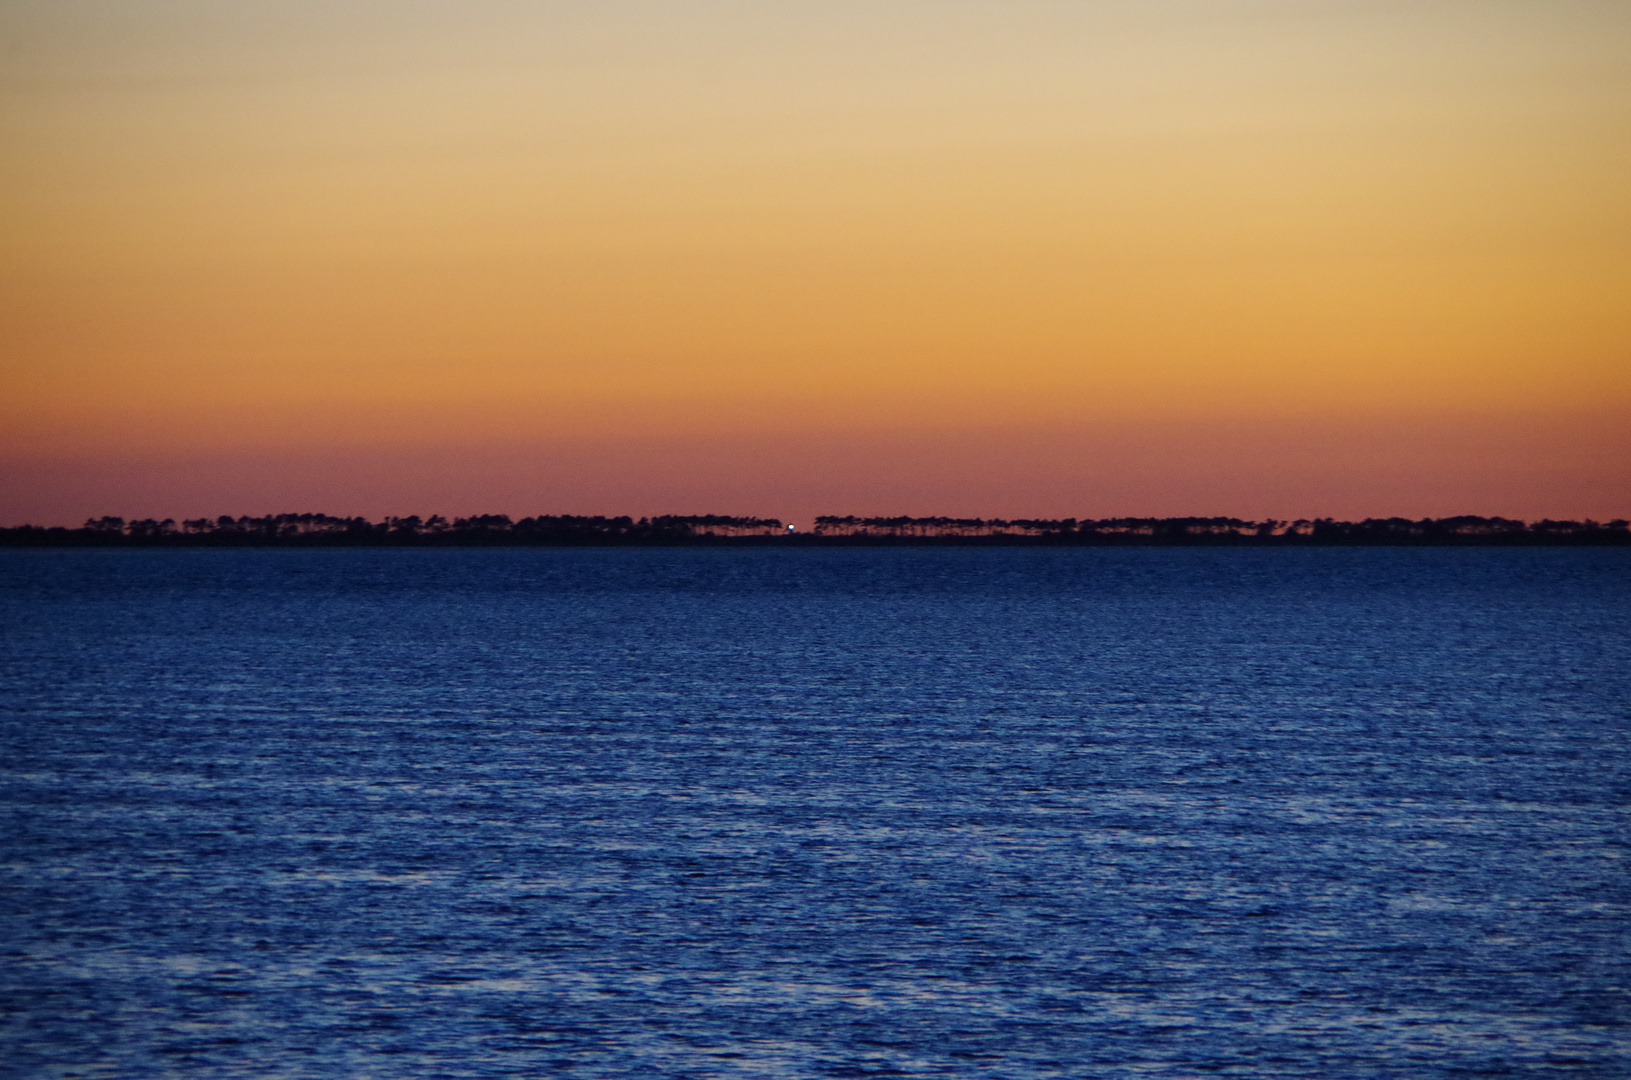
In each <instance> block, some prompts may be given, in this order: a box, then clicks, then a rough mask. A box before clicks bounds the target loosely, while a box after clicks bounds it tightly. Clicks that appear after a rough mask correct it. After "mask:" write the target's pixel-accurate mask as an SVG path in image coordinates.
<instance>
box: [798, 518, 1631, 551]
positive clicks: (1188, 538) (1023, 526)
mask: <svg viewBox="0 0 1631 1080" xmlns="http://www.w3.org/2000/svg"><path fill="white" fill-rule="evenodd" d="M1628 525H1631V523H1628V522H1626V521H1623V520H1618V519H1616V520H1614V521H1609V522H1596V521H1551V520H1546V521H1536V522H1533V523H1525V522H1522V521H1514V520H1512V519H1510V518H1500V517H1493V518H1485V517H1474V516H1471V515H1465V516H1461V517H1450V518H1422V519H1421V520H1419V521H1412V520H1410V519H1408V518H1398V517H1395V518H1366V519H1365V520H1364V521H1357V522H1356V521H1336V520H1334V519H1332V518H1314V519H1307V518H1305V519H1301V520H1297V521H1277V520H1274V519H1266V520H1263V521H1245V520H1242V519H1240V518H1231V517H1180V518H1131V517H1126V518H1100V519H1096V520H1095V519H1081V520H1078V519H1077V518H1050V519H1033V518H1015V519H1005V518H945V517H928V518H914V517H818V518H816V520H815V533H816V535H818V536H823V537H833V538H835V539H846V540H860V541H868V540H895V541H913V540H953V539H962V540H969V541H974V542H978V541H987V542H1014V541H1029V542H1033V543H1055V544H1142V545H1160V544H1257V545H1265V544H1268V545H1290V544H1392V545H1402V544H1570V543H1586V544H1631V529H1628Z"/></svg>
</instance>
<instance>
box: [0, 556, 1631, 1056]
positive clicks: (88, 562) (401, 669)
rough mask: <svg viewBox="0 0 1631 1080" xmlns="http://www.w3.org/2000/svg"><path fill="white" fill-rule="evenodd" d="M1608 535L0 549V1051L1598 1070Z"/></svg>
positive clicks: (1613, 692) (1622, 982)
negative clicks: (1385, 542)
mask: <svg viewBox="0 0 1631 1080" xmlns="http://www.w3.org/2000/svg"><path fill="white" fill-rule="evenodd" d="M1628 615H1631V555H1628V553H1626V552H1619V551H1602V550H1584V551H1571V550H1512V549H1503V550H1443V549H1438V550H1433V549H1428V550H1397V549H1392V550H1364V549H1361V550H1354V549H1326V550H1315V551H1255V550H1233V551H1230V550H1223V551H1210V550H1197V549H1179V550H1152V549H1134V550H1013V549H1007V550H922V549H918V550H876V549H872V550H836V551H828V550H795V551H770V552H763V551H713V550H704V551H687V550H649V549H648V550H550V549H541V550H540V549H533V550H435V551H414V550H408V551H397V550H368V551H344V550H340V551H334V550H325V551H280V550H249V551H146V552H144V551H109V552H99V551H78V552H76V551H37V552H28V551H25V552H15V551H14V552H5V553H3V557H0V620H3V622H0V627H3V628H0V665H3V666H0V754H3V759H0V766H3V773H0V776H3V787H0V862H3V867H0V884H3V886H4V892H3V894H0V927H3V932H4V941H3V943H0V954H3V955H0V993H3V998H0V1003H3V1005H4V1006H5V1011H6V1019H5V1020H4V1022H3V1024H4V1026H3V1028H0V1044H3V1046H4V1047H5V1049H4V1053H3V1055H0V1057H3V1063H0V1075H5V1076H8V1077H30V1078H32V1077H68V1076H81V1077H121V1078H123V1077H155V1076H165V1077H171V1076H175V1077H189V1078H190V1077H200V1078H212V1077H257V1078H258V1077H376V1078H399V1077H400V1078H407V1077H413V1078H427V1077H467V1076H469V1077H476V1076H479V1077H526V1076H540V1077H541V1076H549V1077H568V1078H571V1077H582V1078H589V1077H642V1078H679V1077H693V1078H714V1077H720V1078H724V1077H744V1078H759V1077H764V1078H775V1077H789V1078H818V1077H863V1076H932V1077H991V1078H1003V1080H1030V1078H1035V1077H1105V1078H1133V1077H1140V1078H1144V1077H1157V1078H1169V1077H1170V1078H1192V1077H1209V1076H1241V1077H1298V1078H1331V1080H1337V1078H1349V1077H1355V1078H1357V1077H1398V1078H1401V1080H1403V1078H1409V1080H1418V1078H1429V1080H1432V1078H1449V1077H1458V1078H1459V1077H1524V1078H1531V1077H1532V1078H1541V1077H1548V1078H1549V1077H1603V1078H1621V1077H1626V1076H1631V1027H1628V1026H1627V1024H1628V1021H1631V1008H1628V999H1627V987H1628V986H1631V972H1628V971H1627V955H1628V954H1627V944H1628V941H1631V935H1628V930H1631V922H1628V917H1627V916H1628V902H1631V876H1628V874H1627V859H1626V858H1625V856H1626V854H1627V842H1628V840H1631V830H1628V829H1627V824H1628V822H1627V817H1628V813H1627V805H1628V802H1631V798H1628V796H1631V754H1628V732H1631V624H1628V621H1627V616H1628Z"/></svg>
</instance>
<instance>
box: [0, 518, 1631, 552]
mask: <svg viewBox="0 0 1631 1080" xmlns="http://www.w3.org/2000/svg"><path fill="white" fill-rule="evenodd" d="M708 544H718V545H732V546H735V545H749V546H771V545H773V546H777V547H782V546H864V545H876V546H885V545H888V546H896V545H974V546H1083V547H1091V546H1103V547H1174V546H1213V547H1228V546H1256V547H1292V546H1331V545H1371V546H1399V547H1403V546H1428V545H1433V546H1457V547H1462V546H1489V545H1520V546H1540V545H1546V546H1555V545H1595V546H1602V545H1631V523H1628V522H1626V521H1624V520H1620V519H1616V520H1613V521H1607V522H1597V521H1552V520H1544V521H1534V522H1523V521H1514V520H1512V519H1510V518H1501V517H1487V518H1486V517H1473V516H1461V517H1448V518H1422V519H1421V520H1419V521H1412V520H1410V519H1408V518H1366V519H1365V520H1363V521H1335V520H1333V519H1331V518H1316V519H1309V520H1299V521H1276V520H1273V519H1269V520H1264V521H1244V520H1241V519H1239V518H1228V517H1173V518H1100V519H1085V518H1084V519H1078V518H1047V519H1043V518H1017V519H1005V518H950V517H855V516H846V517H837V516H825V517H818V518H816V519H815V528H814V530H813V531H810V532H797V531H794V530H793V528H792V527H791V526H787V525H784V524H783V523H782V522H781V521H779V520H777V519H776V518H758V517H731V516H728V515H722V514H693V515H674V514H664V515H661V516H657V517H641V518H635V517H628V516H623V517H605V516H584V515H576V514H545V515H539V516H537V517H525V518H521V519H519V520H512V519H511V518H510V517H509V516H508V515H505V514H478V515H475V516H472V517H455V518H446V517H442V516H441V515H440V514H433V515H431V516H430V517H426V518H421V517H419V516H418V515H414V516H412V517H387V518H384V519H382V520H380V521H371V520H369V519H368V518H364V517H331V516H329V515H327V514H272V515H268V516H265V517H236V518H235V517H230V516H223V517H217V518H194V519H189V520H185V521H180V522H177V521H175V520H173V519H171V518H165V519H163V520H162V521H160V520H156V519H153V518H144V519H140V520H135V521H126V520H125V519H123V518H118V517H101V518H93V519H91V520H90V521H87V522H86V523H85V524H84V525H82V526H80V527H79V528H66V527H61V526H53V527H43V526H37V525H22V526H17V527H15V528H0V546H6V547H482V546H503V547H530V546H540V547H548V546H560V547H565V546H633V545H708Z"/></svg>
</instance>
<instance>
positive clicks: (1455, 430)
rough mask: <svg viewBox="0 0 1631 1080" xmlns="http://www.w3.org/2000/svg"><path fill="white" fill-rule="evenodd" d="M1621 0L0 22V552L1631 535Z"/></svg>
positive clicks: (1630, 274) (418, 4)
mask: <svg viewBox="0 0 1631 1080" xmlns="http://www.w3.org/2000/svg"><path fill="white" fill-rule="evenodd" d="M1627 56H1631V4H1626V3H1625V2H1624V0H684V2H681V0H458V2H452V0H447V2H430V0H388V2H387V0H320V2H319V0H0V145H3V146H5V147H6V148H7V149H6V151H5V152H4V154H3V155H0V524H7V525H14V524H22V523H25V522H27V523H33V524H77V523H78V522H79V521H80V520H82V519H83V518H85V517H87V516H91V515H96V516H100V515H102V514H117V515H121V516H125V517H166V516H171V517H176V518H181V517H190V516H206V515H207V516H215V515H218V514H234V515H238V514H264V513H278V512H307V511H310V512H324V513H331V514H345V515H351V514H366V515H369V516H376V517H377V516H380V515H383V514H408V513H419V514H429V513H443V514H449V515H453V514H461V513H462V514H468V513H478V512H483V513H510V514H513V515H517V516H520V515H526V514H537V513H631V514H635V515H642V514H657V513H740V514H757V515H769V516H778V517H782V518H784V519H785V520H790V521H807V520H808V519H809V517H811V516H813V515H815V514H826V513H830V514H874V513H876V514H900V513H904V514H951V515H960V516H1031V517H1049V516H1075V517H1110V516H1123V515H1156V516H1168V515H1190V514H1198V515H1213V514H1228V515H1236V516H1243V517H1263V516H1276V517H1282V518H1284V517H1290V518H1298V517H1319V516H1333V517H1338V518H1361V517H1366V516H1391V515H1395V514H1398V515H1404V516H1410V517H1420V516H1445V515H1450V514H1462V513H1475V514H1492V515H1493V514H1498V515H1503V516H1509V517H1521V518H1526V519H1534V518H1540V517H1562V518H1569V517H1572V518H1582V517H1595V518H1597V519H1599V520H1602V519H1607V518H1612V517H1626V516H1631V64H1627V63H1626V57H1627Z"/></svg>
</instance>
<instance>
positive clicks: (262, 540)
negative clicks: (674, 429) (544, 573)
mask: <svg viewBox="0 0 1631 1080" xmlns="http://www.w3.org/2000/svg"><path fill="white" fill-rule="evenodd" d="M782 531H783V526H782V523H781V522H780V521H777V520H776V519H775V518H757V517H730V516H726V515H721V514H694V515H678V514H665V515H662V516H659V517H643V518H632V517H627V516H624V517H603V516H598V515H597V516H580V515H577V514H546V515H540V516H538V517H527V518H522V519H520V520H519V521H514V520H511V518H510V517H509V515H507V514H477V515H474V516H472V517H456V518H445V517H443V516H442V515H440V514H432V515H431V516H430V517H428V518H421V517H419V516H418V515H417V514H415V515H413V516H410V517H387V518H384V519H383V520H380V521H370V520H368V519H367V518H362V517H349V518H348V517H330V516H329V515H327V514H271V515H268V516H266V517H238V518H235V517H230V516H222V517H218V518H192V519H187V520H184V521H181V522H177V521H176V520H175V519H174V518H165V519H164V520H162V521H159V520H155V519H153V518H145V519H142V520H138V521H126V520H124V519H123V518H118V517H102V518H92V519H91V520H89V521H87V522H85V524H84V525H83V526H81V527H80V528H78V529H68V528H40V527H38V526H33V525H24V526H21V527H19V528H13V529H0V543H7V544H11V545H58V546H68V545H79V546H92V547H94V546H133V545H134V546H174V547H186V546H234V545H237V546H259V547H264V546H302V545H312V546H343V545H358V546H370V547H378V546H391V545H404V546H432V545H456V546H468V545H478V544H502V545H528V544H542V545H551V544H556V545H570V544H597V545H598V544H672V543H693V542H705V541H709V540H718V539H722V538H745V537H762V536H771V535H775V534H777V533H780V532H782Z"/></svg>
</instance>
